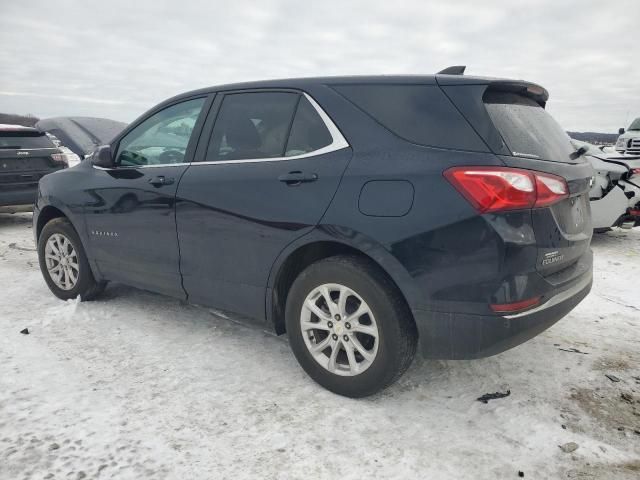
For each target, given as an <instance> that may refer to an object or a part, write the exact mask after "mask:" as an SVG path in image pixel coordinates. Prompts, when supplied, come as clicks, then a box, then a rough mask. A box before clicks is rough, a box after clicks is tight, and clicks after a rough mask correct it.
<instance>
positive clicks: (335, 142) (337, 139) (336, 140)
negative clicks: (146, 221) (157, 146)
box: [93, 92, 350, 170]
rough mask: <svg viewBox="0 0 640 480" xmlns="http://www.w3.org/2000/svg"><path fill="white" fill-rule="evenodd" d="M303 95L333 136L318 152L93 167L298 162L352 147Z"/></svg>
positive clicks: (307, 97)
mask: <svg viewBox="0 0 640 480" xmlns="http://www.w3.org/2000/svg"><path fill="white" fill-rule="evenodd" d="M303 95H304V96H305V98H306V99H307V100H309V103H311V105H312V106H313V108H315V109H316V112H318V115H320V118H321V119H322V121H323V122H324V125H325V126H326V127H327V130H329V134H330V135H331V143H330V144H329V145H327V146H326V147H322V148H319V149H318V150H313V151H311V152H307V153H303V154H301V155H292V156H290V157H266V158H243V159H240V160H218V161H205V162H191V163H188V162H187V163H161V164H157V165H140V166H134V165H126V166H122V167H113V168H105V167H98V166H96V165H93V168H96V169H98V170H116V169H121V168H135V169H138V168H158V167H183V166H185V165H192V166H196V165H228V164H233V163H258V162H283V161H285V160H298V159H300V158H309V157H315V156H317V155H324V154H325V153H331V152H335V151H337V150H342V149H343V148H347V147H349V146H350V145H349V142H347V140H346V139H345V138H344V136H343V135H342V133H340V130H338V127H337V126H336V124H335V123H333V120H331V118H329V115H327V114H326V112H325V111H324V110H323V109H322V107H321V106H320V105H318V103H317V102H316V101H315V100H314V99H313V97H311V96H310V95H309V94H308V93H306V92H303Z"/></svg>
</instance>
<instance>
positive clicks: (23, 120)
mask: <svg viewBox="0 0 640 480" xmlns="http://www.w3.org/2000/svg"><path fill="white" fill-rule="evenodd" d="M38 120H40V119H39V118H38V117H34V116H33V115H17V114H15V113H0V123H8V124H9V125H23V126H25V127H33V126H34V125H35V124H36V123H37V122H38Z"/></svg>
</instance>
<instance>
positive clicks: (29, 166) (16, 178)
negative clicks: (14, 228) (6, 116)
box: [0, 124, 67, 213]
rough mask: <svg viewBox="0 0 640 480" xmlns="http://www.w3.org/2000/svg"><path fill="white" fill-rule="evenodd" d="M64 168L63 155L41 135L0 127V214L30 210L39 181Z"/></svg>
mask: <svg viewBox="0 0 640 480" xmlns="http://www.w3.org/2000/svg"><path fill="white" fill-rule="evenodd" d="M66 167H67V159H66V156H65V155H64V154H63V153H61V152H60V150H58V148H56V146H55V145H54V144H53V142H52V141H51V140H50V139H49V137H48V136H47V135H46V134H45V133H44V132H41V131H40V130H37V129H35V128H31V127H23V126H20V125H2V124H0V213H13V212H18V211H30V210H32V209H33V204H34V202H35V200H36V193H37V191H38V181H39V180H40V179H41V178H42V177H44V176H45V175H46V174H48V173H51V172H54V171H56V170H60V169H62V168H66Z"/></svg>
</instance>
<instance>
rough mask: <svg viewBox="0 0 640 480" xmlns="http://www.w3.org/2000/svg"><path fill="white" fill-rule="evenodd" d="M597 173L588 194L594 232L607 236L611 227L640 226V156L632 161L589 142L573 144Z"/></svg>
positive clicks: (574, 141)
mask: <svg viewBox="0 0 640 480" xmlns="http://www.w3.org/2000/svg"><path fill="white" fill-rule="evenodd" d="M572 143H573V144H574V146H576V147H577V148H580V147H584V148H585V149H586V152H585V156H586V158H587V159H588V160H589V162H591V165H592V166H593V169H594V171H595V175H594V177H593V178H594V181H593V185H592V186H591V190H590V191H589V199H590V200H591V216H592V222H593V229H594V230H595V231H596V232H604V231H607V230H610V229H611V228H612V227H621V228H632V227H635V226H639V225H640V155H638V156H635V157H632V156H626V155H620V154H607V153H605V152H604V151H603V150H602V149H601V148H599V147H597V146H595V145H591V144H589V143H586V142H581V141H578V140H572Z"/></svg>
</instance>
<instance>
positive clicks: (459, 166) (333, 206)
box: [33, 67, 593, 397]
mask: <svg viewBox="0 0 640 480" xmlns="http://www.w3.org/2000/svg"><path fill="white" fill-rule="evenodd" d="M463 71H464V68H462V67H451V68H449V69H446V70H444V71H443V72H440V73H439V74H436V75H424V76H363V77H334V78H309V79H293V80H272V81H263V82H253V83H244V84H235V85H225V86H220V87H212V88H205V89H202V90H197V91H192V92H189V93H185V94H183V95H179V96H177V97H174V98H171V99H169V100H167V101H165V102H163V103H161V104H160V105H158V106H156V107H154V108H153V109H151V110H150V111H148V112H147V113H145V114H144V115H143V116H142V117H140V118H139V119H138V120H136V121H134V122H133V123H132V124H131V125H129V126H128V127H127V128H126V129H125V130H124V131H123V132H122V133H121V134H119V135H118V136H117V137H116V138H115V139H114V140H113V141H112V142H111V144H110V145H104V146H102V147H100V148H98V149H97V150H96V151H95V152H94V153H93V155H92V156H91V157H90V160H91V161H90V162H89V161H84V162H82V163H81V164H80V165H79V166H77V167H75V168H72V169H69V170H68V171H65V172H61V173H57V174H55V175H49V176H47V177H45V178H44V179H42V181H41V182H40V188H39V195H38V202H37V209H36V211H35V212H34V217H33V221H34V233H35V237H36V242H37V245H38V254H39V259H40V268H41V270H42V274H43V276H44V279H45V280H46V283H47V285H48V286H49V288H50V289H51V291H52V292H53V293H54V294H55V295H56V296H58V297H59V298H62V299H70V298H75V297H77V296H80V298H81V299H83V300H90V299H92V298H94V297H96V296H97V295H99V293H100V292H101V291H102V290H103V288H104V286H105V284H106V282H107V281H114V282H121V283H124V284H127V285H131V286H134V287H139V288H143V289H146V290H151V291H155V292H159V293H163V294H167V295H171V296H174V297H177V298H180V299H185V300H188V301H190V302H192V303H196V304H204V305H208V306H214V307H216V308H218V309H220V310H223V311H231V312H234V313H236V314H237V315H239V316H241V317H247V318H252V319H255V320H256V321H258V322H260V323H261V324H263V325H266V326H268V327H269V328H271V329H273V330H274V331H275V332H277V333H278V334H283V333H285V332H286V333H287V334H288V337H289V343H290V345H291V348H292V350H293V352H294V354H295V356H296V358H297V359H298V361H299V363H300V364H301V366H302V368H303V369H304V370H305V371H306V372H307V373H308V374H309V375H310V376H311V377H312V378H313V379H314V380H315V381H317V382H318V383H319V384H321V385H322V386H324V387H326V388H327V389H329V390H331V391H333V392H336V393H339V394H341V395H346V396H350V397H362V396H366V395H370V394H373V393H375V392H378V391H380V390H381V389H383V388H385V387H386V386H388V385H390V384H391V383H392V382H394V381H395V380H396V379H398V378H399V377H400V375H402V373H403V372H404V371H405V370H406V369H407V368H408V366H409V365H410V363H411V361H412V359H413V356H414V354H415V351H416V349H417V347H418V345H419V347H420V351H421V353H422V354H423V356H425V357H428V358H437V359H469V358H478V357H485V356H489V355H494V354H497V353H499V352H502V351H504V350H506V349H509V348H511V347H513V346H515V345H518V344H520V343H522V342H524V341H526V340H528V339H530V338H532V337H533V336H535V335H537V334H538V333H540V332H542V331H543V330H545V329H546V328H548V327H550V326H551V325H553V324H554V323H555V322H557V321H558V320H560V319H561V318H562V317H564V316H565V315H566V314H567V313H568V312H569V311H571V310H572V309H573V308H574V307H575V306H576V305H577V304H578V303H579V302H580V301H581V300H582V299H583V298H584V297H585V296H586V295H587V294H588V292H589V291H590V289H591V283H592V253H591V250H590V241H591V236H592V231H593V230H592V225H591V215H590V209H589V197H588V192H589V184H590V180H591V177H592V175H593V169H592V167H591V165H590V163H589V162H588V161H587V160H586V159H585V158H584V157H580V156H577V155H576V154H575V153H576V152H575V148H573V146H572V145H571V143H570V141H569V139H568V137H567V135H566V133H565V132H564V131H563V130H562V129H561V128H560V127H559V125H558V124H557V123H556V122H555V121H554V120H553V118H552V117H551V116H550V115H549V114H548V113H547V111H546V110H545V108H544V107H545V104H546V102H547V99H548V93H547V91H546V90H545V89H544V88H542V87H540V86H538V85H535V84H533V83H530V82H525V81H520V80H500V79H489V78H482V77H470V76H464V75H463ZM525 126H526V128H525ZM132 321H135V319H132Z"/></svg>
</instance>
